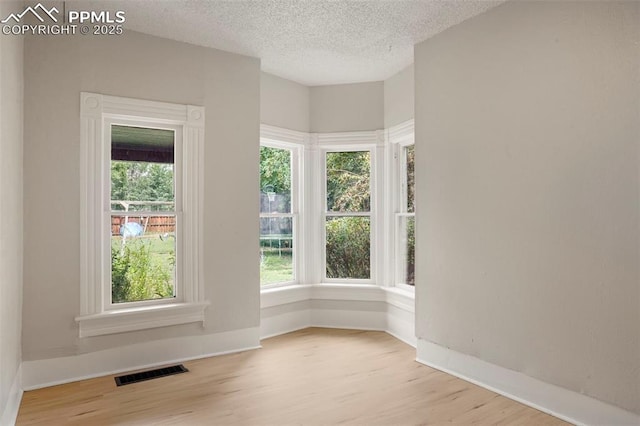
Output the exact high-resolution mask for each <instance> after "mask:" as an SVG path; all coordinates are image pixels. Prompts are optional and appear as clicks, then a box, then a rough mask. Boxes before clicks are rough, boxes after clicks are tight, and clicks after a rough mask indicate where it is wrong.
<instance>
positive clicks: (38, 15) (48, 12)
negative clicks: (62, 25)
mask: <svg viewBox="0 0 640 426" xmlns="http://www.w3.org/2000/svg"><path fill="white" fill-rule="evenodd" d="M38 12H40V13H38ZM27 13H31V14H32V15H33V16H35V17H36V19H37V20H38V21H40V22H44V18H43V16H44V17H47V16H48V17H49V18H50V19H51V20H52V21H53V22H58V18H56V17H55V15H54V13H56V14H58V13H60V11H59V10H58V9H57V8H55V7H52V8H51V9H47V8H46V7H44V6H43V5H42V3H38V4H37V5H35V7H31V6H27V8H26V9H25V10H23V11H22V13H18V14H16V13H12V14H10V15H9V16H7V17H6V18H5V19H3V20H2V21H0V23H3V24H6V23H8V22H9V21H11V20H13V21H15V23H19V22H20V20H21V19H22V18H23V17H24V16H25V15H26V14H27Z"/></svg>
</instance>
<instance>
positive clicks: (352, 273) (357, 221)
mask: <svg viewBox="0 0 640 426" xmlns="http://www.w3.org/2000/svg"><path fill="white" fill-rule="evenodd" d="M371 157H372V155H371V150H352V151H326V152H325V156H324V181H325V182H324V184H325V194H326V197H325V206H324V207H325V208H324V212H323V216H324V217H323V220H324V233H323V234H324V249H325V250H324V260H325V262H324V267H325V270H324V277H325V279H326V280H328V281H330V280H334V281H337V280H363V281H369V280H371V258H372V256H371V235H372V233H371V228H372V227H371V205H372V203H371V186H372V185H371V176H372V173H371V164H372V161H371Z"/></svg>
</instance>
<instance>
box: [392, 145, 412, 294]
mask: <svg viewBox="0 0 640 426" xmlns="http://www.w3.org/2000/svg"><path fill="white" fill-rule="evenodd" d="M399 149H400V155H399V156H398V160H399V170H400V179H399V183H400V194H401V200H400V202H399V205H400V208H399V211H398V212H397V213H396V253H397V255H396V283H397V284H399V285H407V286H414V285H415V258H416V257H415V241H416V239H415V149H414V145H406V146H399Z"/></svg>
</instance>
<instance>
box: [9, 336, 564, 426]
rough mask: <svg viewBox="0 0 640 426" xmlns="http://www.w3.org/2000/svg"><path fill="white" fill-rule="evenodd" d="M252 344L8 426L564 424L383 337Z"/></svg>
mask: <svg viewBox="0 0 640 426" xmlns="http://www.w3.org/2000/svg"><path fill="white" fill-rule="evenodd" d="M262 343H263V348H262V349H259V350H254V351H247V352H242V353H238V354H231V355H224V356H219V357H214V358H207V359H201V360H196V361H190V362H186V363H184V364H185V366H186V367H187V368H188V369H189V370H190V372H189V373H185V374H179V375H175V376H170V377H164V378H159V379H154V380H150V381H146V382H140V383H136V384H131V385H127V386H122V387H116V385H115V383H114V380H113V376H108V377H101V378H98V379H92V380H85V381H81V382H76V383H70V384H66V385H60V386H54V387H51V388H46V389H39V390H35V391H30V392H25V394H24V397H23V400H22V405H21V407H20V412H19V415H18V421H17V424H18V425H58V424H71V425H218V424H241V425H283V424H309V425H316V424H318V425H320V424H336V423H347V424H361V425H382V424H384V425H400V424H433V425H440V424H455V425H466V424H472V423H473V424H514V425H515V424H517V425H556V424H558V425H560V424H566V423H564V422H562V421H561V420H559V419H556V418H554V417H551V416H549V415H547V414H544V413H542V412H540V411H537V410H535V409H533V408H529V407H527V406H525V405H522V404H520V403H518V402H515V401H512V400H510V399H507V398H505V397H502V396H500V395H497V394H495V393H493V392H490V391H488V390H486V389H483V388H481V387H479V386H476V385H473V384H471V383H468V382H465V381H464V380H460V379H458V378H456V377H453V376H450V375H448V374H445V373H442V372H440V371H438V370H434V369H432V368H429V367H426V366H424V365H421V364H419V363H417V362H416V361H414V359H415V350H414V349H413V348H412V347H410V346H408V345H406V344H404V343H402V342H400V341H399V340H397V339H395V338H394V337H392V336H390V335H388V334H386V333H383V332H375V331H355V330H335V329H323V328H309V329H306V330H301V331H297V332H294V333H289V334H286V335H282V336H278V337H274V338H271V339H267V340H264V341H263V342H262Z"/></svg>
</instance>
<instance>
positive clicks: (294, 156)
mask: <svg viewBox="0 0 640 426" xmlns="http://www.w3.org/2000/svg"><path fill="white" fill-rule="evenodd" d="M307 140H308V136H307V135H306V134H305V133H301V132H296V131H294V130H286V129H280V128H278V127H273V126H268V125H261V126H260V146H261V147H262V146H266V147H270V148H279V149H287V150H289V151H291V213H286V214H277V215H268V214H264V213H260V215H259V216H260V218H263V217H292V218H293V219H292V220H293V253H292V254H293V280H291V281H283V282H279V283H272V284H265V285H262V284H261V285H260V289H261V290H266V289H272V288H277V287H286V286H292V285H297V284H298V283H300V282H301V277H302V276H303V275H304V261H303V259H304V244H303V241H304V239H303V238H302V235H303V232H304V226H303V225H304V218H303V215H302V210H303V209H302V205H303V202H304V195H303V180H302V177H303V157H304V145H305V142H306V141H307Z"/></svg>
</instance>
